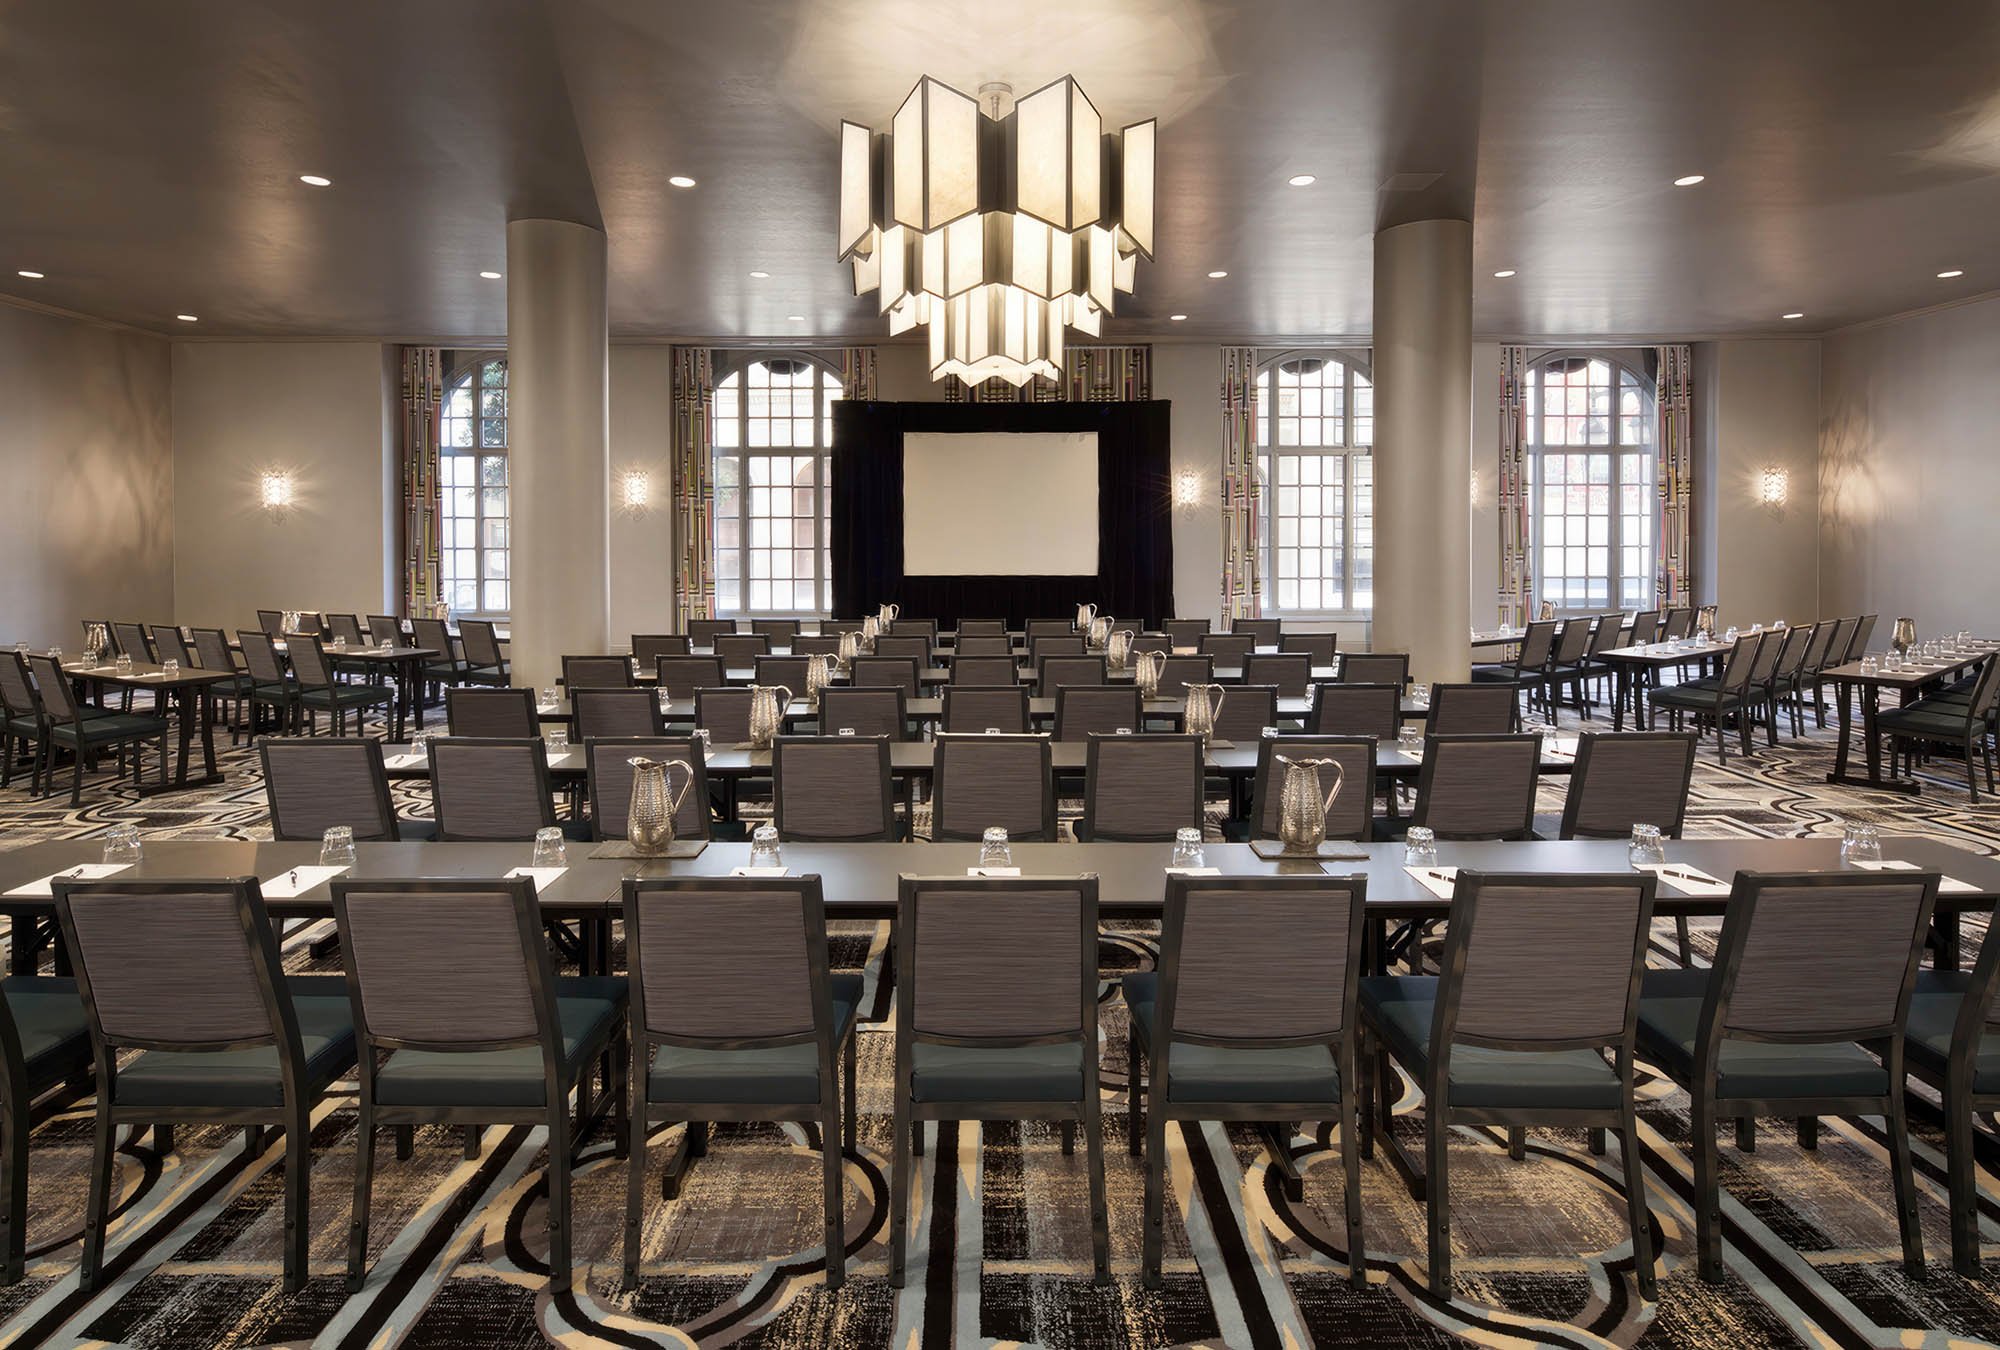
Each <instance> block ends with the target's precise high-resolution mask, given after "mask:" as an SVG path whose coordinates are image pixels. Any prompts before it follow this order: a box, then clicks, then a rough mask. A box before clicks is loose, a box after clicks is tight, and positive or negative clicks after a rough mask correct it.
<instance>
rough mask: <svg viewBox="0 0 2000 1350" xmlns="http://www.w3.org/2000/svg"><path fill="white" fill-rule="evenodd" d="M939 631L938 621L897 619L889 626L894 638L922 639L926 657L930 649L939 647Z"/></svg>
mask: <svg viewBox="0 0 2000 1350" xmlns="http://www.w3.org/2000/svg"><path fill="white" fill-rule="evenodd" d="M937 631H938V626H937V620H936V619H896V620H895V621H893V622H892V623H890V625H889V633H890V635H891V636H893V637H920V638H922V639H923V640H924V648H925V652H926V655H928V653H929V649H930V648H932V647H935V646H937Z"/></svg>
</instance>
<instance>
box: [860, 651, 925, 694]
mask: <svg viewBox="0 0 2000 1350" xmlns="http://www.w3.org/2000/svg"><path fill="white" fill-rule="evenodd" d="M852 666H853V669H851V670H850V671H849V672H848V676H847V678H848V682H849V683H850V684H853V685H856V686H861V687H866V686H874V687H876V688H884V687H887V688H894V689H901V690H902V691H903V693H904V694H905V695H906V696H908V697H910V698H915V697H916V696H917V663H916V661H914V660H913V659H911V658H910V657H907V656H857V657H855V658H854V660H853V662H852Z"/></svg>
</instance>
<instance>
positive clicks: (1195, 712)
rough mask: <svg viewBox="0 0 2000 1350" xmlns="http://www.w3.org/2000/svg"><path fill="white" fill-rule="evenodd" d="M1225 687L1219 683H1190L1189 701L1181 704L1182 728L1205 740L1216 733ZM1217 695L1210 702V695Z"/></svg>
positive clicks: (1188, 688) (1188, 690) (1188, 689)
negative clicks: (1217, 717) (1216, 721)
mask: <svg viewBox="0 0 2000 1350" xmlns="http://www.w3.org/2000/svg"><path fill="white" fill-rule="evenodd" d="M1223 692H1224V691H1223V688H1222V686H1221V685H1219V684H1190V685H1189V686H1188V687H1187V701H1186V702H1185V703H1184V704H1182V705H1181V730H1183V731H1185V732H1186V733H1187V734H1188V735H1190V736H1199V737H1201V738H1202V739H1203V740H1207V739H1208V738H1209V737H1211V736H1213V735H1214V734H1215V718H1216V715H1217V714H1218V713H1220V712H1221V711H1222V699H1223ZM1210 694H1214V695H1215V702H1213V703H1210V702H1209V701H1208V696H1209V695H1210Z"/></svg>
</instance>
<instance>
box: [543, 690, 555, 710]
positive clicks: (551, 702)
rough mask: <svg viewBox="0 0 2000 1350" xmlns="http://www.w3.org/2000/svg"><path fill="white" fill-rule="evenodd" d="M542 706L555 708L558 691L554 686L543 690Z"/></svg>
mask: <svg viewBox="0 0 2000 1350" xmlns="http://www.w3.org/2000/svg"><path fill="white" fill-rule="evenodd" d="M542 706H543V707H544V708H553V707H555V706H556V691H555V688H554V686H550V687H549V688H547V689H544V690H542Z"/></svg>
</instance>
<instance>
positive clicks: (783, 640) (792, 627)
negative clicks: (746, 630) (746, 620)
mask: <svg viewBox="0 0 2000 1350" xmlns="http://www.w3.org/2000/svg"><path fill="white" fill-rule="evenodd" d="M750 631H751V632H752V633H758V634H761V635H763V636H764V637H767V638H769V639H770V640H771V645H772V646H774V647H775V646H786V647H789V646H791V644H792V639H793V638H795V637H797V636H798V635H799V621H798V620H797V619H752V620H751V621H750Z"/></svg>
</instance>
